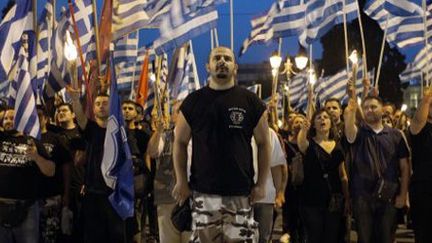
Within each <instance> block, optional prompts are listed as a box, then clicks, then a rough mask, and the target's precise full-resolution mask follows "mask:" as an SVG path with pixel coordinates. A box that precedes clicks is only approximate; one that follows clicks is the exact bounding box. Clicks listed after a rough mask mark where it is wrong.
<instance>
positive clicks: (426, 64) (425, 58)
mask: <svg viewBox="0 0 432 243" xmlns="http://www.w3.org/2000/svg"><path fill="white" fill-rule="evenodd" d="M431 61H432V45H430V44H429V54H428V49H427V48H426V47H423V49H421V50H420V52H419V53H417V55H416V56H415V58H414V61H413V62H412V63H413V65H414V66H415V67H416V68H417V69H419V70H421V71H422V72H423V73H427V75H425V78H427V79H429V80H432V64H431ZM425 81H428V80H425Z"/></svg>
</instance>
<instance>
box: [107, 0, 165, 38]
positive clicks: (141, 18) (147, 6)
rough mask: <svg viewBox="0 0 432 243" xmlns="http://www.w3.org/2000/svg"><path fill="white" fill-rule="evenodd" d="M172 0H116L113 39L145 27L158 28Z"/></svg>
mask: <svg viewBox="0 0 432 243" xmlns="http://www.w3.org/2000/svg"><path fill="white" fill-rule="evenodd" d="M170 3H171V0H149V1H143V0H114V2H113V6H114V11H113V23H112V33H113V40H115V39H117V38H120V37H121V36H124V35H126V34H128V33H131V32H134V31H137V30H139V29H143V28H157V27H158V26H159V23H160V20H161V16H163V15H165V14H168V13H169V8H170Z"/></svg>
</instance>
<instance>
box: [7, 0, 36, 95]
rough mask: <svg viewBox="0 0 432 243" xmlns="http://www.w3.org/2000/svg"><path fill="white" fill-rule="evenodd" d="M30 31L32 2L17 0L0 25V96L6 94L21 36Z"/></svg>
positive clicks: (31, 26)
mask: <svg viewBox="0 0 432 243" xmlns="http://www.w3.org/2000/svg"><path fill="white" fill-rule="evenodd" d="M32 29H33V13H32V1H31V0H17V1H16V4H15V5H14V6H13V7H12V8H11V9H10V10H9V12H8V13H7V14H6V16H5V17H4V18H3V20H2V21H1V23H0V94H3V95H5V94H6V93H7V90H8V87H9V82H8V81H10V78H9V73H10V71H11V70H12V67H13V64H14V61H16V60H17V59H18V53H19V48H20V45H21V43H20V42H21V36H22V34H23V32H24V31H27V30H32ZM12 75H13V74H12ZM12 77H13V76H12Z"/></svg>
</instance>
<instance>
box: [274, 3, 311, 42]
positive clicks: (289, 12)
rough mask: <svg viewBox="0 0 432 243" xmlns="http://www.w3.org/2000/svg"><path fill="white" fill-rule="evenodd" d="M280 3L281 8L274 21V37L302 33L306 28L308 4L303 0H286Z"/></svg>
mask: <svg viewBox="0 0 432 243" xmlns="http://www.w3.org/2000/svg"><path fill="white" fill-rule="evenodd" d="M280 4H281V10H280V12H279V13H278V14H277V15H276V16H275V17H274V18H273V22H272V28H273V34H274V37H275V38H278V37H288V36H294V35H300V33H301V32H302V31H303V29H304V28H305V10H306V4H304V2H303V0H284V1H282V2H280Z"/></svg>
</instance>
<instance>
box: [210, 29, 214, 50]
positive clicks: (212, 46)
mask: <svg viewBox="0 0 432 243" xmlns="http://www.w3.org/2000/svg"><path fill="white" fill-rule="evenodd" d="M213 48H214V33H213V29H211V30H210V49H211V50H213Z"/></svg>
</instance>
